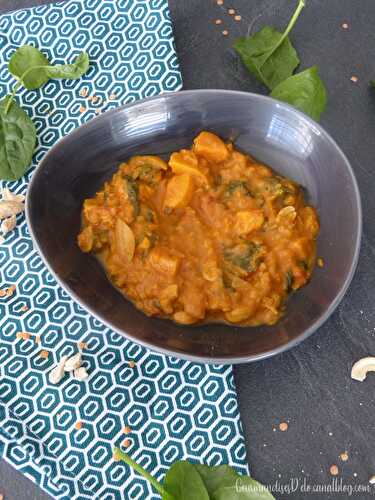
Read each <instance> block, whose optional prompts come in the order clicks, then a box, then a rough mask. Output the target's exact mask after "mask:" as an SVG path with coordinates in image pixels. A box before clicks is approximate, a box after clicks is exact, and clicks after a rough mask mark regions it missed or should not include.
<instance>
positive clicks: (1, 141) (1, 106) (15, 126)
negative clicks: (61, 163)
mask: <svg viewBox="0 0 375 500" xmlns="http://www.w3.org/2000/svg"><path fill="white" fill-rule="evenodd" d="M9 99H11V97H10V96H7V97H6V98H5V99H3V100H2V101H1V102H0V178H1V179H5V180H10V181H13V180H16V179H19V178H20V177H21V176H22V175H23V174H24V173H25V171H26V170H27V167H28V166H29V165H30V162H31V159H32V156H33V153H34V149H35V142H36V130H35V126H34V124H33V122H32V120H31V119H30V118H29V116H28V115H27V113H26V112H25V111H24V110H23V109H22V108H20V106H19V105H18V104H17V102H16V101H14V100H13V101H12V103H11V104H10V106H9V109H8V112H7V113H6V112H5V109H6V106H7V104H8V101H9Z"/></svg>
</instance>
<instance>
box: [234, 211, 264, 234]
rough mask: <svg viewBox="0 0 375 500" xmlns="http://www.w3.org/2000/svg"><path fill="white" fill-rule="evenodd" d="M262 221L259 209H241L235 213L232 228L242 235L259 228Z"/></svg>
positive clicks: (261, 213) (262, 217)
mask: <svg viewBox="0 0 375 500" xmlns="http://www.w3.org/2000/svg"><path fill="white" fill-rule="evenodd" d="M263 223H264V216H263V212H262V211H261V210H241V211H240V212H237V214H236V222H235V225H234V230H235V232H236V234H238V235H244V234H248V233H251V231H256V230H257V229H260V228H261V227H262V225H263Z"/></svg>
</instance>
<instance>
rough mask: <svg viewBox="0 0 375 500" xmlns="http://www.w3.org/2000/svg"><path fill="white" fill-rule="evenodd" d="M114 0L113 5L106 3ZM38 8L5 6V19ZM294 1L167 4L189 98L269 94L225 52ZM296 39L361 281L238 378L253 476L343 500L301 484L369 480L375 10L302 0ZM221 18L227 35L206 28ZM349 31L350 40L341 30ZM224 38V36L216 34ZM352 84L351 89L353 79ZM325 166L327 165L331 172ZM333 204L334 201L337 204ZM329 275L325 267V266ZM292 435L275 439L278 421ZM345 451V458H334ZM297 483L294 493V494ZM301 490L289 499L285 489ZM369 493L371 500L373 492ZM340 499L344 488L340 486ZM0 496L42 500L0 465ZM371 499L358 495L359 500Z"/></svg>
mask: <svg viewBox="0 0 375 500" xmlns="http://www.w3.org/2000/svg"><path fill="white" fill-rule="evenodd" d="M113 1H115V0H113ZM41 3H46V1H44V0H39V1H37V0H0V13H4V12H6V11H8V10H10V9H16V8H21V7H26V6H31V5H35V4H41ZM295 3H296V2H294V1H292V0H252V1H251V2H250V1H249V0H231V2H230V3H229V0H226V3H225V5H226V7H234V8H236V9H237V10H238V13H239V14H241V15H242V21H241V22H235V21H234V20H233V19H231V18H230V16H228V14H227V13H226V10H225V8H223V7H218V6H217V5H216V3H215V2H214V1H213V0H170V6H171V11H172V17H173V20H174V28H175V36H176V44H177V49H178V53H179V57H180V61H181V66H182V72H183V76H184V82H185V87H186V88H209V87H211V88H214V87H216V88H228V89H240V90H247V91H253V92H264V88H262V86H261V85H259V84H257V83H256V82H254V80H253V79H252V78H251V77H249V76H248V75H247V74H246V71H244V70H243V69H242V67H241V65H240V64H239V63H238V61H237V59H236V58H235V57H234V55H233V53H232V51H231V49H230V47H231V42H232V41H233V39H234V38H235V37H236V36H238V35H242V34H246V33H247V32H248V30H251V29H252V30H254V29H258V28H259V27H261V26H262V25H263V24H265V23H272V24H273V25H275V26H279V27H283V26H284V25H285V23H286V22H287V20H288V18H289V15H290V13H291V11H292V9H293V7H294V5H295ZM307 3H308V7H307V8H306V9H305V11H304V13H303V15H302V17H301V19H300V21H299V22H298V24H297V26H296V28H295V30H294V32H293V34H292V40H293V42H294V44H295V46H296V48H297V50H298V52H299V55H300V58H301V61H302V67H303V68H304V67H308V66H311V65H313V64H318V65H319V66H320V69H321V75H322V78H323V79H324V81H325V82H326V84H327V87H328V91H329V104H328V109H327V112H326V113H325V115H324V116H323V118H322V124H323V126H324V127H325V128H326V129H327V130H328V131H329V132H330V133H331V134H332V136H333V137H334V138H335V139H336V141H337V142H338V143H339V145H340V146H341V147H342V148H343V150H344V151H345V153H346V154H347V155H348V157H349V159H350V161H351V163H352V165H353V168H354V170H355V173H356V176H357V179H358V182H359V186H360V190H361V194H362V202H363V208H364V237H363V245H362V253H361V258H360V263H359V268H358V271H357V274H356V276H355V278H354V281H353V284H352V286H351V288H350V290H349V292H348V294H347V295H346V297H345V299H344V301H343V303H342V304H341V306H340V307H339V309H338V310H337V311H336V313H335V314H334V315H333V316H332V318H331V319H330V320H329V321H328V322H327V323H326V324H325V325H324V326H323V327H322V328H321V329H320V330H319V331H318V332H317V333H316V334H315V335H313V336H312V337H311V338H310V339H309V340H307V341H306V342H304V343H303V344H302V345H300V346H299V347H297V348H295V349H293V350H292V351H290V352H288V353H285V354H282V355H280V356H278V357H276V358H273V359H270V360H268V361H264V362H261V363H257V364H252V365H243V366H238V367H236V368H235V376H236V382H237V388H238V392H239V400H240V406H241V413H242V420H243V425H244V429H245V435H246V441H247V449H248V455H249V463H250V467H251V470H252V472H253V475H254V476H255V477H256V478H258V479H259V480H261V481H262V482H264V483H267V484H273V485H274V486H276V487H277V488H278V492H276V493H275V496H276V498H277V499H278V500H285V499H293V500H301V499H304V498H310V496H311V498H314V499H319V500H323V499H325V500H329V499H332V500H339V499H346V498H349V497H350V493H349V492H347V493H345V492H343V491H342V489H341V491H337V492H335V493H318V494H314V495H310V494H309V493H307V492H306V491H303V488H302V489H301V484H302V483H303V481H304V480H306V483H308V484H310V485H312V486H314V485H315V486H317V487H318V488H319V487H321V488H323V487H327V485H329V484H331V482H332V476H330V474H329V468H330V466H331V465H332V464H337V465H338V466H339V469H340V475H339V476H338V477H339V480H340V479H341V478H342V480H343V484H344V485H351V486H353V487H354V486H356V485H357V486H358V485H364V486H367V484H368V478H369V477H370V476H372V475H373V474H375V452H374V449H375V448H374V444H375V418H374V412H375V402H374V393H375V378H374V376H370V377H369V379H368V380H367V381H366V382H364V383H363V384H360V383H356V382H354V381H352V380H351V379H350V368H351V365H352V363H353V362H354V361H355V360H357V359H358V358H360V357H362V356H366V355H371V354H375V300H374V299H375V294H374V292H375V272H374V262H375V224H374V223H372V221H373V215H374V214H375V197H374V195H373V193H374V192H375V176H374V175H373V169H374V168H375V165H374V154H375V141H374V137H375V90H372V89H370V87H369V84H368V81H369V80H370V79H371V78H375V57H374V56H375V29H374V22H373V20H374V19H375V2H374V0H309V1H308V2H307ZM217 18H220V19H222V20H223V25H221V26H219V27H218V26H216V25H214V24H213V20H214V19H217ZM344 22H347V23H348V24H349V29H348V30H347V31H345V30H343V29H342V28H341V25H342V23H344ZM222 29H228V30H229V36H228V37H224V36H223V35H221V30H222ZM352 75H355V76H357V77H358V78H359V81H358V83H357V84H354V83H352V82H351V81H350V77H351V76H352ZM327 168H329V165H327ZM332 202H333V203H334V200H332ZM328 265H329V263H328ZM283 421H287V422H288V423H289V429H288V431H287V432H284V433H283V432H280V431H279V430H278V429H277V430H276V431H274V428H277V426H278V424H279V423H280V422H283ZM345 450H346V451H348V454H349V460H348V461H347V462H345V463H344V462H342V461H341V460H340V459H339V458H338V455H339V454H340V453H342V452H343V451H345ZM297 481H299V485H297ZM283 487H284V488H291V489H292V490H293V489H296V491H292V492H290V493H288V491H284V492H281V489H282V488H283ZM372 488H373V490H372V491H373V493H375V487H372ZM337 489H338V490H340V483H339V484H338V488H337ZM0 490H1V492H2V493H4V494H5V497H6V500H13V499H14V500H15V499H17V500H26V499H28V500H30V499H31V498H35V499H44V498H47V497H46V495H45V494H44V493H42V492H41V491H40V490H38V489H37V488H35V487H34V486H33V485H31V483H30V482H29V481H28V480H27V479H25V478H22V476H20V475H19V474H18V473H16V472H14V471H13V470H11V469H10V468H9V466H6V465H5V464H4V463H1V462H0ZM372 497H373V495H372V494H371V493H366V492H357V493H354V494H353V498H358V499H360V500H366V499H368V498H372Z"/></svg>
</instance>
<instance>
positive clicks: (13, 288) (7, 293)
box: [5, 285, 16, 297]
mask: <svg viewBox="0 0 375 500" xmlns="http://www.w3.org/2000/svg"><path fill="white" fill-rule="evenodd" d="M15 289H16V285H11V286H10V287H9V288H7V289H6V291H5V293H6V295H7V297H11V296H12V295H13V293H14V291H15Z"/></svg>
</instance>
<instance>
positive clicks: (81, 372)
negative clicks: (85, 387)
mask: <svg viewBox="0 0 375 500" xmlns="http://www.w3.org/2000/svg"><path fill="white" fill-rule="evenodd" d="M88 376H89V374H88V373H87V371H86V368H85V367H84V366H80V367H79V368H77V369H76V370H74V378H76V379H77V380H80V381H82V380H85V379H87V377H88Z"/></svg>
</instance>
